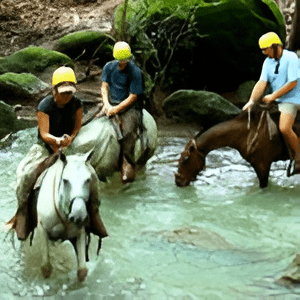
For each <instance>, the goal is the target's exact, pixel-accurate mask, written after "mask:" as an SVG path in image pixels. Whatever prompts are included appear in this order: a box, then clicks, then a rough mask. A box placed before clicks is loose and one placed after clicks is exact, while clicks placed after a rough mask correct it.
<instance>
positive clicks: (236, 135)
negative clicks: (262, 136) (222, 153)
mask: <svg viewBox="0 0 300 300" xmlns="http://www.w3.org/2000/svg"><path fill="white" fill-rule="evenodd" d="M245 134H247V127H246V123H245V124H243V123H241V122H238V121H237V120H235V119H233V120H230V121H227V122H223V123H220V124H217V125H215V126H213V127H211V128H210V129H208V130H207V131H205V132H204V133H202V134H201V135H200V136H199V137H198V138H196V143H197V148H198V150H199V151H200V152H201V153H202V154H204V155H205V156H206V155H207V154H208V153H209V152H210V151H212V150H215V149H218V148H222V147H231V148H235V149H237V150H240V145H239V143H237V141H238V140H240V139H241V137H244V135H245Z"/></svg>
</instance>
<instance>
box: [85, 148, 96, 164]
mask: <svg viewBox="0 0 300 300" xmlns="http://www.w3.org/2000/svg"><path fill="white" fill-rule="evenodd" d="M94 150H95V148H93V149H92V150H90V151H89V152H87V153H85V154H84V158H85V162H87V161H89V160H90V159H91V158H92V156H93V154H94Z"/></svg>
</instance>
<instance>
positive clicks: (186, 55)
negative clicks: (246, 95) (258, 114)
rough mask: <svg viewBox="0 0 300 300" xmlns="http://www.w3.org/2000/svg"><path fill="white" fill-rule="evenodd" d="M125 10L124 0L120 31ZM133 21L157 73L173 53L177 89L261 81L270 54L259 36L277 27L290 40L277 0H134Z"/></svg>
mask: <svg viewBox="0 0 300 300" xmlns="http://www.w3.org/2000/svg"><path fill="white" fill-rule="evenodd" d="M193 7H194V9H193ZM123 9H124V3H123V4H122V5H121V6H119V7H118V9H117V11H116V14H115V16H116V17H115V23H116V27H117V28H118V29H119V30H122V16H123ZM187 20H188V21H187ZM127 23H128V29H127V32H129V33H130V34H131V38H132V39H131V46H132V49H133V50H134V54H135V56H136V58H137V59H138V60H139V61H140V63H141V64H142V63H145V61H146V69H147V70H148V71H149V72H150V73H151V72H152V73H151V75H152V76H154V74H155V72H157V71H160V70H161V69H162V68H163V67H164V66H166V65H167V64H168V60H169V58H170V56H171V55H173V56H172V60H171V63H169V64H168V68H167V70H166V73H165V85H168V86H167V87H168V89H169V90H170V91H171V92H172V91H175V90H177V89H204V88H206V90H210V91H214V92H218V93H221V92H226V91H232V90H235V89H236V88H237V87H238V85H239V84H241V83H242V82H245V81H247V80H253V79H254V80H257V78H258V75H259V73H260V71H261V64H262V62H263V59H264V57H263V55H262V53H261V51H260V49H259V47H258V39H259V37H260V36H261V35H262V34H264V33H266V32H268V31H275V32H277V33H278V34H279V35H280V37H281V38H282V40H283V41H284V40H285V38H284V36H285V25H284V18H283V15H282V13H281V12H280V10H279V8H278V6H277V5H276V3H275V2H274V1H273V0H261V1H257V0H215V1H214V0H211V1H203V0H201V1H199V0H189V1H185V0H157V1H142V0H138V1H134V0H129V2H128V8H127ZM167 45H168V46H167ZM175 45H176V46H177V47H176V48H175V49H172V47H175ZM151 47H152V48H151ZM172 50H174V52H172Z"/></svg>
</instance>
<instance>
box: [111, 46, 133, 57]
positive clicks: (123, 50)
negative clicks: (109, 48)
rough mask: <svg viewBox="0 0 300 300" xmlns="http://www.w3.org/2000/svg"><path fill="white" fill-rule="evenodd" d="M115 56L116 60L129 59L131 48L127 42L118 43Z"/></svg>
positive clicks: (115, 47) (114, 51)
mask: <svg viewBox="0 0 300 300" xmlns="http://www.w3.org/2000/svg"><path fill="white" fill-rule="evenodd" d="M113 56H114V58H115V59H117V60H120V59H128V58H129V57H130V56H131V49H130V46H129V45H128V44H127V43H126V42H117V43H116V44H115V46H114V50H113Z"/></svg>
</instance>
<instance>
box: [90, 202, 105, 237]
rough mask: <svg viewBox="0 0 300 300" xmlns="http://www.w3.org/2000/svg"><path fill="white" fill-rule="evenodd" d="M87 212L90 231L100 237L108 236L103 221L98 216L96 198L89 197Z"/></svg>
mask: <svg viewBox="0 0 300 300" xmlns="http://www.w3.org/2000/svg"><path fill="white" fill-rule="evenodd" d="M88 212H89V216H90V228H91V232H92V233H93V234H95V235H98V236H99V237H100V238H105V237H107V236H108V233H107V231H106V228H105V226H104V223H103V221H102V219H101V217H100V212H99V208H98V203H97V201H96V199H93V198H91V199H90V200H89V202H88Z"/></svg>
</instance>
